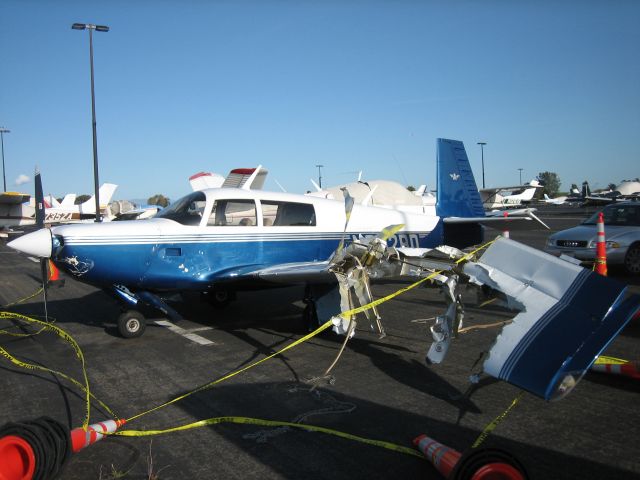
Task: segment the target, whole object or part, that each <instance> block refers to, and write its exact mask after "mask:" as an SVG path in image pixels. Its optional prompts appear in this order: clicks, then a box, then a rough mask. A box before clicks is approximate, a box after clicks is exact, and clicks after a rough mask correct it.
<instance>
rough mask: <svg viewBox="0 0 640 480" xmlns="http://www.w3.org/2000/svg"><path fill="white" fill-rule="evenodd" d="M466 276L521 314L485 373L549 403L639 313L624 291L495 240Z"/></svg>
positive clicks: (637, 299) (639, 300) (638, 299)
mask: <svg viewBox="0 0 640 480" xmlns="http://www.w3.org/2000/svg"><path fill="white" fill-rule="evenodd" d="M464 272H465V273H466V274H467V275H469V276H470V277H471V279H472V281H473V282H474V283H478V284H485V285H487V286H489V287H491V288H494V289H496V290H499V291H501V292H503V293H504V294H505V295H506V296H507V299H508V302H509V304H510V306H511V307H512V308H514V309H517V310H520V313H519V314H518V315H516V317H515V318H514V319H513V323H511V324H510V325H507V326H506V327H504V329H503V330H502V332H501V333H500V334H499V335H498V337H497V339H496V342H495V343H494V345H493V347H492V348H491V349H490V351H489V355H488V357H487V359H486V360H485V362H484V371H485V372H486V373H487V374H489V375H491V376H494V377H496V378H499V379H501V380H505V381H507V382H509V383H512V384H514V385H517V386H519V387H520V388H523V389H525V390H527V391H529V392H531V393H533V394H535V395H537V396H539V397H542V398H544V399H545V400H553V399H558V398H561V397H563V396H564V395H566V394H567V393H569V392H570V391H571V389H572V388H573V387H574V386H575V385H576V384H577V382H578V381H579V380H580V379H581V378H582V376H583V375H584V373H585V372H586V371H587V370H588V369H589V368H590V367H591V364H592V363H593V362H594V360H595V359H596V357H597V356H598V355H599V354H600V353H601V352H602V351H603V350H604V349H605V348H606V347H607V345H608V344H609V343H610V342H611V340H612V339H613V338H614V337H615V336H616V335H617V334H618V333H619V332H620V330H621V329H622V328H623V327H624V326H625V325H626V324H627V322H629V320H630V319H631V318H632V316H633V315H634V314H635V312H636V311H638V309H639V308H640V296H638V295H635V296H632V297H630V298H629V299H628V300H626V301H623V298H624V295H625V291H626V287H625V286H624V285H622V284H620V283H618V282H615V281H613V280H611V279H609V278H607V277H603V276H600V275H597V274H595V273H593V272H590V271H589V270H585V269H583V268H581V267H579V266H576V265H572V264H570V263H567V262H564V261H562V260H559V259H557V258H555V257H552V256H550V255H547V254H545V253H543V252H540V251H539V250H536V249H534V248H531V247H528V246H526V245H523V244H521V243H518V242H514V241H512V240H509V239H505V238H498V239H497V240H496V241H495V242H494V243H493V244H492V245H491V246H490V247H489V248H488V249H487V250H486V252H485V253H484V254H483V255H482V257H481V258H480V261H479V262H478V263H471V262H470V263H468V264H466V265H465V267H464Z"/></svg>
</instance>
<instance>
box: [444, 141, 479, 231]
mask: <svg viewBox="0 0 640 480" xmlns="http://www.w3.org/2000/svg"><path fill="white" fill-rule="evenodd" d="M437 151H438V158H437V172H438V173H437V189H438V192H437V200H438V201H437V203H436V214H437V215H438V216H439V217H474V218H475V217H484V216H485V214H484V208H483V207H482V200H480V194H479V193H478V187H477V186H476V180H475V178H473V172H472V171H471V165H469V159H468V158H467V152H466V151H465V149H464V144H463V143H462V142H461V141H459V140H447V139H445V138H438V140H437Z"/></svg>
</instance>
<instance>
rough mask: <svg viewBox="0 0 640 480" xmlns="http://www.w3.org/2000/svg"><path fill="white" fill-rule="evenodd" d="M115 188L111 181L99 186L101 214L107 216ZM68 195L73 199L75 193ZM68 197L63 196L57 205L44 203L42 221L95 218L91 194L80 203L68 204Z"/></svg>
mask: <svg viewBox="0 0 640 480" xmlns="http://www.w3.org/2000/svg"><path fill="white" fill-rule="evenodd" d="M116 188H118V186H117V185H115V184H113V183H103V184H102V186H101V187H100V190H99V194H100V213H101V214H102V215H103V216H105V215H107V216H108V207H109V202H111V197H113V194H114V192H115V191H116ZM70 195H73V196H74V201H75V194H70ZM70 199H71V197H70V196H65V198H64V199H63V201H62V203H61V204H60V206H58V207H53V206H52V207H47V206H46V204H45V211H44V223H46V224H52V223H66V222H77V221H80V220H90V219H93V218H95V216H96V201H95V197H94V196H93V195H92V196H91V198H89V199H88V200H87V201H86V202H83V203H81V204H80V205H74V204H71V205H69V202H70ZM65 200H66V202H65ZM34 215H35V214H34ZM34 221H35V217H34Z"/></svg>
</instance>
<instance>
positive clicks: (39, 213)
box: [34, 170, 44, 228]
mask: <svg viewBox="0 0 640 480" xmlns="http://www.w3.org/2000/svg"><path fill="white" fill-rule="evenodd" d="M34 183H35V189H36V191H35V194H36V195H35V196H36V225H37V226H38V227H39V228H42V227H44V194H43V193H42V178H41V177H40V172H39V171H38V170H36V174H35V178H34Z"/></svg>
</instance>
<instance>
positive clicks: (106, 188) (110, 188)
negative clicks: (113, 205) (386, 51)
mask: <svg viewBox="0 0 640 480" xmlns="http://www.w3.org/2000/svg"><path fill="white" fill-rule="evenodd" d="M116 188H118V185H115V184H113V183H103V184H102V186H101V187H100V190H98V194H99V195H100V209H103V208H105V207H106V205H109V202H111V197H113V194H114V192H115V191H116ZM95 202H96V199H95V195H91V198H90V199H89V200H87V201H86V202H84V203H82V204H81V205H80V211H81V212H95V209H96V203H95Z"/></svg>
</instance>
